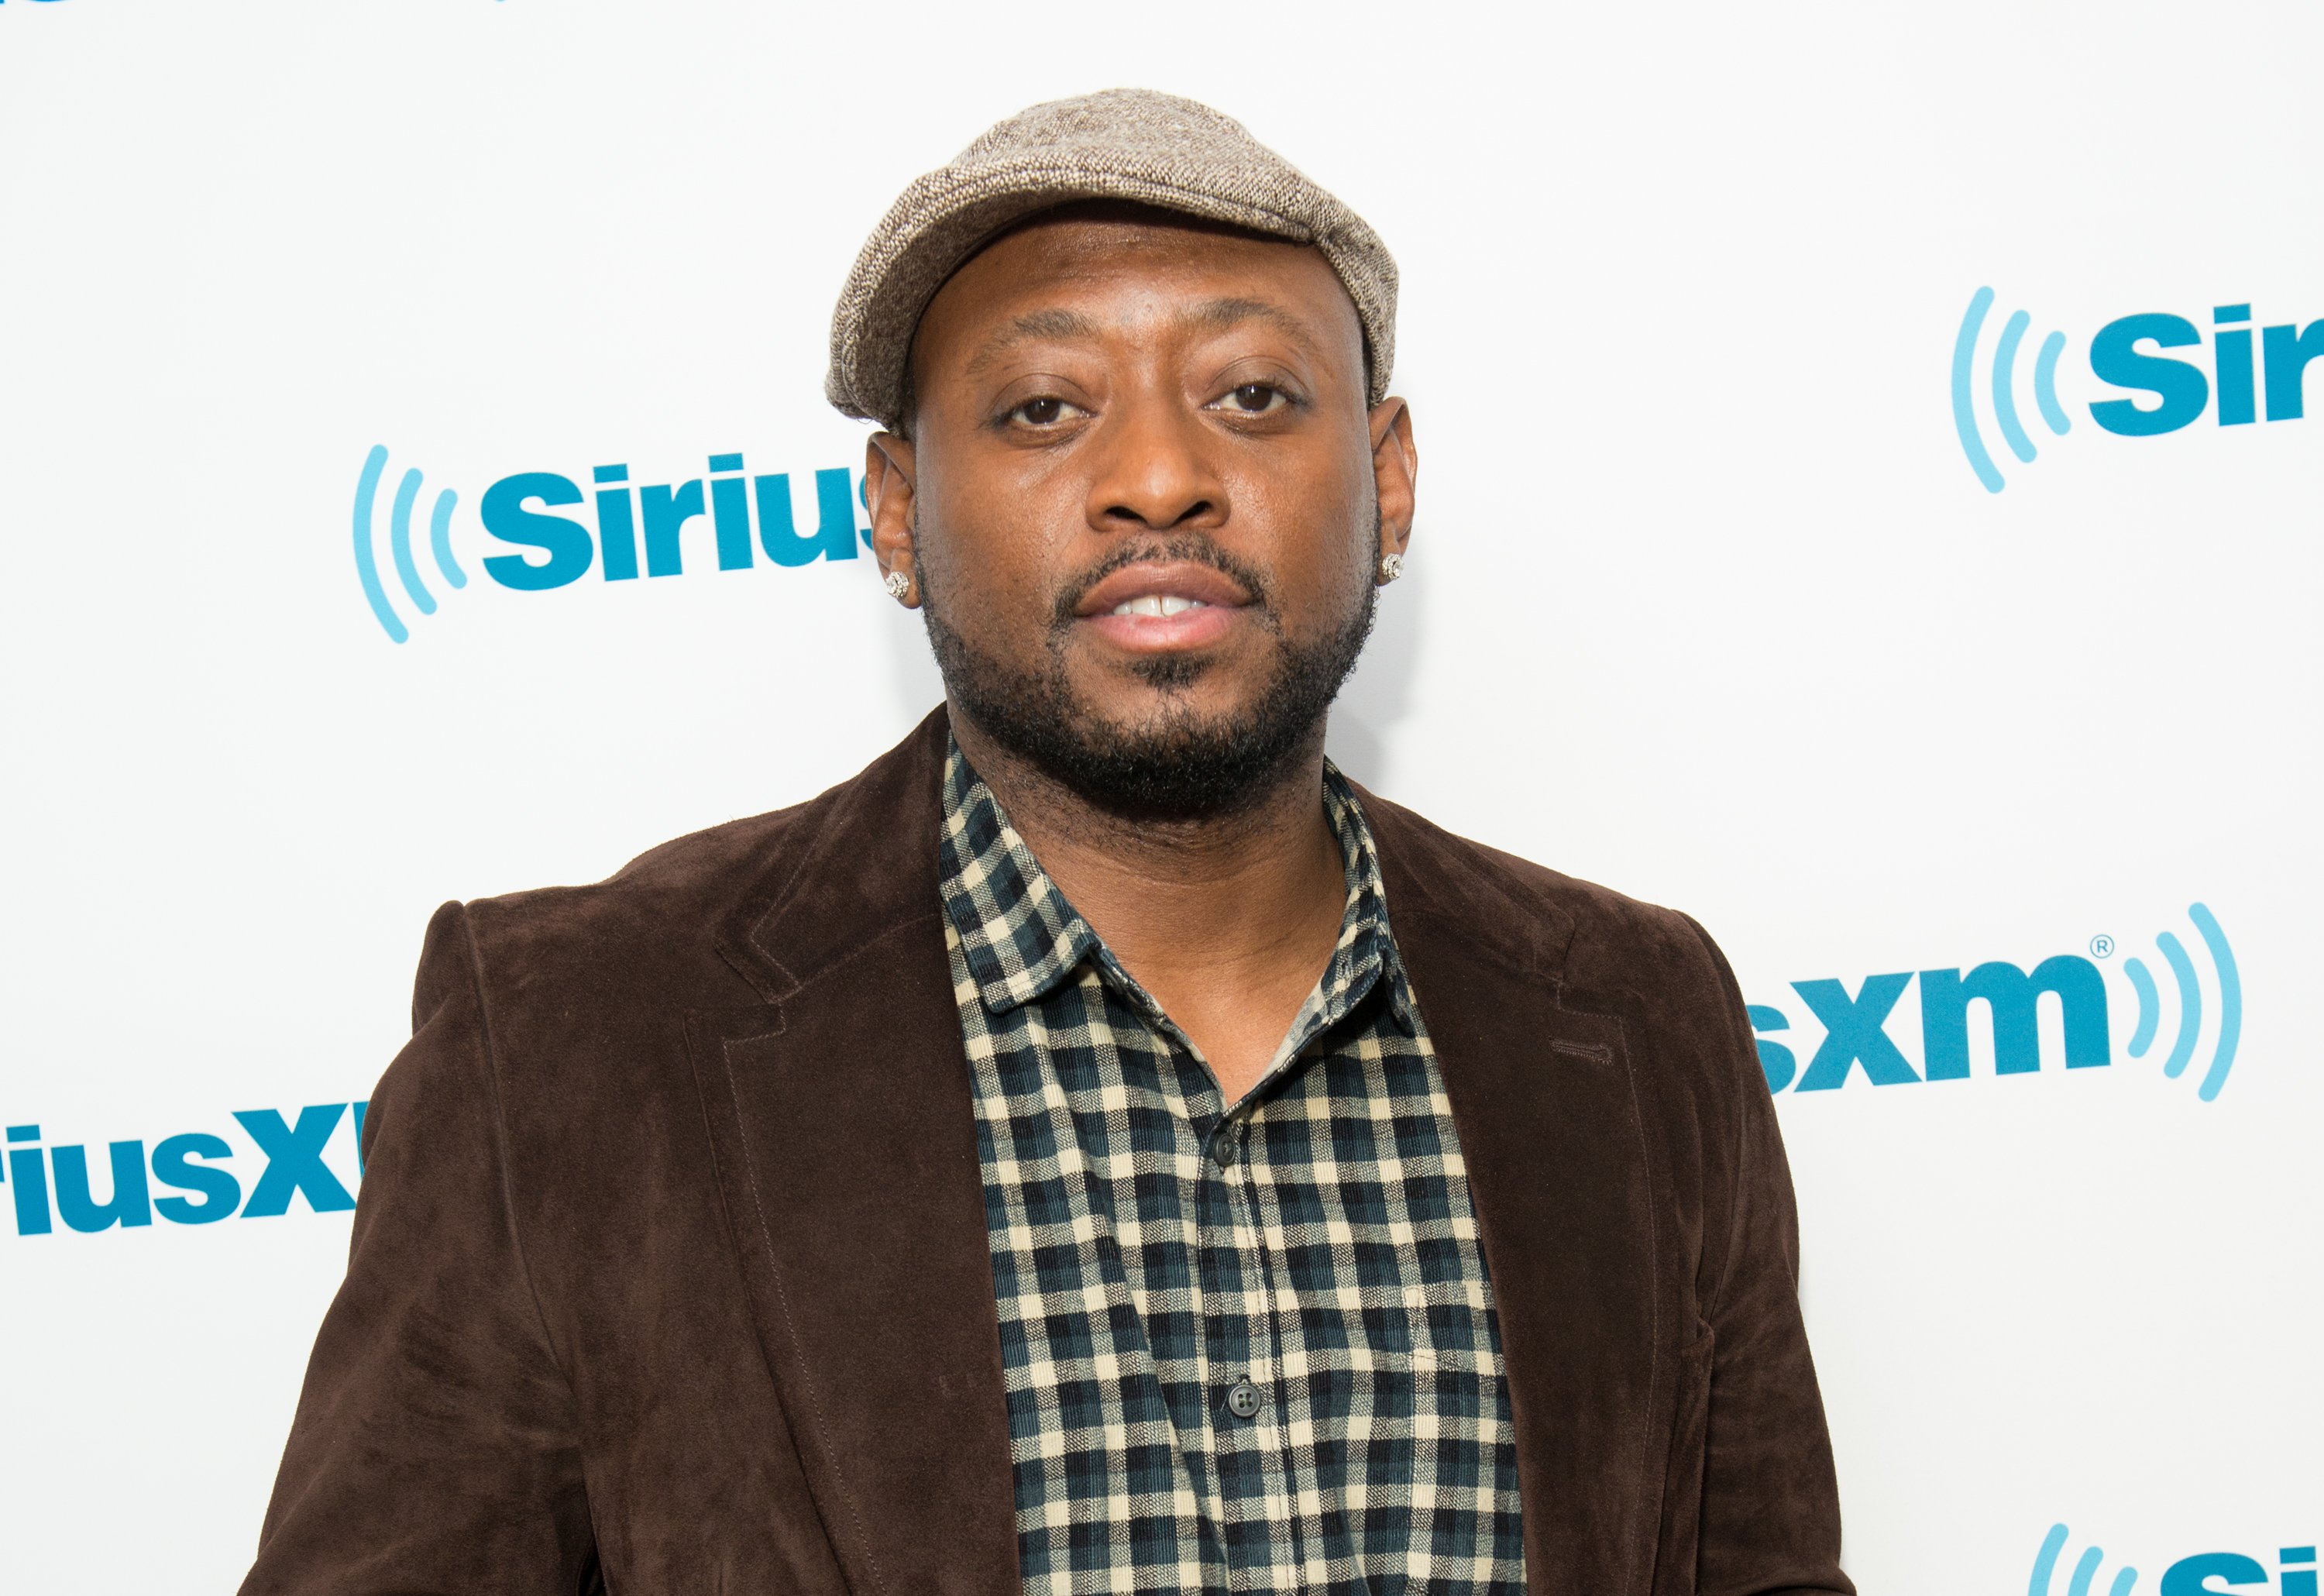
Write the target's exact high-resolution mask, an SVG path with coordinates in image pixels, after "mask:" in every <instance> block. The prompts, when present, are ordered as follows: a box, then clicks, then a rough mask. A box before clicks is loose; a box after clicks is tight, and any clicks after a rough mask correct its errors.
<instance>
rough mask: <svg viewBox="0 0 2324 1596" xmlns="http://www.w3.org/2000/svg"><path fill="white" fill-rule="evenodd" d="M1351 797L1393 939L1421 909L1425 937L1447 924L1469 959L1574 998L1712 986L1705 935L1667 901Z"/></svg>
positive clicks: (1369, 797)
mask: <svg viewBox="0 0 2324 1596" xmlns="http://www.w3.org/2000/svg"><path fill="white" fill-rule="evenodd" d="M1359 790H1361V789H1359ZM1362 796H1363V804H1364V814H1365V816H1366V817H1367V818H1368V819H1369V821H1370V822H1371V826H1372V830H1373V833H1374V835H1376V836H1377V837H1378V838H1379V847H1380V856H1381V866H1382V871H1383V873H1385V874H1386V875H1387V876H1388V916H1389V922H1390V924H1392V925H1394V926H1395V927H1397V930H1398V934H1399V936H1400V935H1402V929H1403V927H1404V926H1405V925H1406V923H1407V921H1409V920H1412V919H1416V918H1425V920H1426V921H1427V923H1428V927H1429V932H1430V934H1432V935H1434V934H1442V933H1448V932H1449V933H1450V934H1452V935H1453V936H1458V937H1460V938H1462V940H1464V941H1466V942H1468V943H1470V944H1471V945H1472V947H1473V950H1474V951H1475V952H1476V953H1477V954H1478V955H1480V956H1483V957H1488V958H1492V959H1495V960H1498V961H1499V962H1500V963H1503V964H1509V965H1512V966H1514V967H1515V968H1517V969H1518V970H1521V971H1523V972H1526V973H1531V974H1534V975H1537V976H1540V977H1543V978H1545V979H1547V980H1550V981H1554V982H1556V983H1558V984H1559V985H1560V986H1562V987H1563V988H1565V989H1566V992H1567V996H1568V1000H1569V1001H1572V1002H1573V1003H1575V1004H1576V1005H1578V1006H1582V1007H1587V1006H1590V1005H1589V1002H1588V999H1589V997H1590V996H1591V994H1599V995H1600V996H1604V997H1607V998H1611V997H1613V996H1614V995H1615V994H1618V993H1622V992H1635V993H1638V994H1640V995H1647V994H1651V995H1654V996H1655V997H1667V996H1669V995H1670V994H1671V992H1672V990H1673V987H1674V983H1675V984H1676V985H1677V986H1680V987H1684V988H1690V989H1692V988H1700V987H1701V986H1703V985H1704V984H1705V983H1708V984H1709V985H1710V986H1711V987H1713V988H1715V987H1717V986H1718V985H1719V984H1720V982H1719V977H1718V973H1717V971H1716V968H1715V966H1714V964H1713V962H1712V961H1711V958H1710V957H1709V956H1708V955H1709V954H1710V951H1711V950H1710V945H1709V941H1708V938H1706V937H1705V936H1704V935H1703V933H1702V931H1701V927H1698V926H1697V925H1696V924H1695V922H1694V921H1693V920H1692V919H1691V918H1688V917H1687V916H1685V915H1683V914H1682V913H1680V912H1679V911H1678V910H1676V909H1665V908H1663V907H1661V906H1660V905H1658V904H1653V903H1646V902H1642V901H1641V900H1639V899H1636V898H1630V897H1626V896H1625V895H1623V894H1622V893H1620V892H1617V891H1615V890H1612V889H1611V888H1609V887H1601V886H1599V885H1597V884H1596V883H1595V882H1592V881H1581V880H1578V879H1576V878H1575V877H1573V876H1570V875H1566V874H1564V873H1563V872H1559V871H1554V870H1552V869H1550V868H1549V867H1548V866H1546V865H1542V864H1536V863H1534V862H1533V861H1532V860H1530V859H1523V858H1519V857H1518V856H1517V854H1514V853H1503V852H1502V851H1501V850H1500V849H1499V848H1493V847H1488V846H1487V845H1486V844H1482V843H1478V842H1472V841H1471V840H1470V839H1469V838H1467V837H1463V836H1456V835H1453V834H1452V833H1451V832H1449V831H1446V830H1445V829H1444V828H1443V827H1442V826H1437V825H1435V824H1434V822H1432V821H1429V820H1426V819H1425V818H1423V817H1422V816H1419V815H1416V814H1415V813H1414V812H1413V811H1411V810H1410V809H1407V808H1406V807H1404V806H1403V805H1401V804H1395V803H1390V802H1388V800H1386V799H1384V798H1379V797H1377V796H1375V795H1373V794H1371V793H1369V792H1364V793H1363V795H1362Z"/></svg>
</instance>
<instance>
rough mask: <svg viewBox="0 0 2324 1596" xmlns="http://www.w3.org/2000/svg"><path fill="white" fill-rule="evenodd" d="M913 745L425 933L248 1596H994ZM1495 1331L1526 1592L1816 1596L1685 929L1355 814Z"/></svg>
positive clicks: (1739, 1097) (969, 1185)
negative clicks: (610, 1595)
mask: <svg viewBox="0 0 2324 1596" xmlns="http://www.w3.org/2000/svg"><path fill="white" fill-rule="evenodd" d="M944 747H945V721H944V716H943V714H942V712H941V711H939V712H938V713H937V714H936V715H931V716H930V717H929V718H928V719H927V722H925V723H924V724H922V725H921V726H920V727H919V729H918V731H916V732H914V733H912V735H911V736H910V737H909V738H908V740H907V741H906V742H905V743H903V744H902V745H901V746H899V748H897V749H896V750H894V751H893V752H890V753H889V754H887V755H885V756H884V757H882V758H881V760H880V761H878V762H877V763H875V764H873V765H872V766H871V768H870V769H868V770H865V771H864V772H863V773H862V775H860V776H858V777H856V778H855V779H854V780H851V781H849V782H846V783H845V784H844V785H842V786H840V787H837V788H835V789H832V790H831V791H829V792H827V793H825V794H824V795H823V796H822V797H821V798H816V799H815V800H814V801H813V802H811V803H807V804H803V805H800V806H799V807H797V808H792V809H786V810H783V811H781V812H779V813H777V814H772V815H765V816H759V817H757V818H755V819H751V820H741V821H736V822H734V823H733V824H732V825H728V826H719V827H717V828H715V829H714V830H710V831H705V832H701V833H698V834H696V835H693V836H689V837H685V838H681V839H680V840H678V841H677V842H674V843H671V844H668V845H666V846H664V847H661V848H659V849H657V850H655V851H654V852H653V853H648V854H646V855H645V856H644V857H643V858H641V859H639V860H638V861H636V862H635V863H632V864H631V865H630V866H628V867H627V868H626V869H624V870H623V871H622V872H621V873H620V874H618V875H616V876H614V877H613V878H612V879H611V880H610V881H604V882H602V883H600V884H598V885H596V886H592V887H578V888H560V889H557V890H549V891H542V892H531V893H525V894H522V895H520V896H516V897H511V898H501V899H487V900H484V901H481V902H477V903H473V904H469V905H466V906H465V907H463V906H461V905H458V904H450V905H447V906H446V907H445V908H444V909H442V910H441V911H439V912H438V914H437V916H436V918H435V919H434V921H433V923H432V924H431V925H430V926H429V932H428V941H427V947H426V951H425V952H424V954H423V955H422V957H421V960H420V978H419V987H418V992H417V993H416V996H415V998H414V1001H413V1005H412V1009H413V1019H414V1028H415V1029H414V1034H413V1037H412V1039H411V1042H410V1046H409V1047H406V1048H405V1049H404V1050H403V1052H402V1053H401V1055H400V1056H398V1057H397V1059H396V1060H395V1062H394V1064H393V1065H392V1066H391V1067H390V1068H389V1070H388V1072H387V1075H386V1077H385V1078H384V1079H383V1080H382V1081H381V1083H380V1084H379V1089H378V1091H377V1093H375V1094H374V1096H373V1098H372V1100H371V1107H370V1111H369V1114H368V1119H367V1122H366V1124H365V1125H364V1157H365V1173H364V1185H363V1195H362V1200H361V1202H360V1203H359V1204H358V1205H357V1208H356V1211H355V1238H354V1245H353V1249H352V1252H351V1256H350V1258H349V1260H348V1265H347V1276H346V1284H345V1285H344V1286H343V1287H341V1288H340V1291H339V1294H338V1297H337V1301H336V1302H335V1303H334V1304H333V1305H332V1306H331V1310H330V1313H329V1315H328V1316H327V1318H326V1319H325V1320H324V1323H323V1327H322V1331H321V1333H320V1335H319V1336H318V1339H317V1342H316V1344H315V1352H314V1359H313V1361H312V1363H311V1365H310V1366H309V1370H308V1374H307V1382H306V1388H305V1391H304V1393H303V1395H302V1396H301V1398H300V1404H299V1412H298V1418H297V1422H296V1424H295V1425H294V1426H293V1428H292V1430H291V1440H290V1444H289V1446H288V1448H287V1449H286V1450H285V1453H284V1454H283V1460H282V1471H281V1478H280V1480H279V1481H277V1483H276V1486H275V1490H274V1498H273V1501H272V1506H271V1507H270V1508H269V1509H268V1512H267V1516H266V1524H265V1529H264V1534H263V1539H262V1542H261V1545H260V1547H259V1553H258V1560H257V1564H256V1565H255V1567H254V1569H253V1570H252V1572H251V1574H250V1577H249V1580H248V1582H246V1583H245V1584H244V1587H243V1589H244V1592H245V1593H247V1596H258V1593H262V1592H263V1593H268V1596H272V1593H274V1592H299V1593H300V1596H391V1593H392V1596H420V1593H429V1596H435V1593H442V1596H450V1593H453V1592H458V1593H461V1596H470V1593H473V1596H530V1593H531V1592H540V1593H542V1596H549V1593H552V1592H553V1593H556V1596H568V1593H571V1592H576V1591H593V1590H598V1589H601V1588H606V1589H610V1590H611V1591H613V1592H615V1596H649V1593H652V1596H693V1593H696V1592H701V1593H705V1596H707V1593H709V1592H729V1593H733V1596H744V1593H750V1596H759V1593H765V1596H776V1593H779V1592H780V1593H788V1592H817V1593H823V1592H831V1593H837V1592H841V1591H852V1592H855V1593H857V1596H871V1593H875V1592H877V1593H881V1596H916V1593H917V1592H921V1591H960V1592H972V1591H973V1592H978V1593H980V1596H1003V1593H1004V1592H1014V1591H1018V1590H1019V1582H1018V1572H1017V1530H1016V1522H1015V1517H1014V1511H1013V1506H1012V1493H1011V1485H1010V1455H1009V1435H1008V1426H1007V1413H1006V1408H1005V1406H1004V1403H1003V1399H1002V1394H1001V1347H1000V1338H999V1331H998V1330H997V1328H996V1324H995V1315H994V1308H993V1287H992V1271H991V1258H990V1254H989V1253H988V1251H987V1245H986V1240H985V1228H984V1210H983V1203H982V1195H981V1190H980V1185H979V1178H978V1169H977V1160H976V1147H975V1139H974V1132H973V1126H972V1121H971V1118H970V1108H969V1076H968V1069H967V1065H966V1061H965V1057H964V1052H963V1048H962V1045H961V1034H960V1018H959V1013H958V1010H956V1009H955V1007H954V998H953V993H952V989H951V983H950V980H949V977H948V974H947V969H946V964H945V945H944V935H943V930H942V925H941V921H940V918H939V917H940V916H941V914H942V912H943V910H942V908H941V905H940V902H939V899H938V897H937V890H936V872H937V863H936V835H937V825H938V816H939V812H940V798H939V792H938V779H939V775H940V772H941V767H942V762H943V755H944ZM1364 804H1365V812H1366V814H1367V815H1368V816H1369V818H1370V820H1371V824H1372V828H1373V831H1374V833H1375V835H1376V836H1377V838H1378V841H1379V851H1380V857H1381V861H1382V864H1383V867H1384V870H1385V873H1386V878H1387V884H1388V906H1389V913H1390V915H1391V917H1392V921H1393V924H1394V927H1395V932H1396V936H1397V944H1398V946H1399V947H1400V948H1401V950H1402V952H1403V955H1404V958H1405V961H1406V966H1407V968H1408V971H1409V973H1410V976H1411V980H1412V983H1413V987H1414V990H1415V992H1416V996H1417V998H1418V1000H1419V1001H1420V1004H1421V1007H1422V1009H1423V1010H1424V1012H1425V1015H1426V1017H1427V1022H1428V1029H1429V1032H1430V1035H1431V1036H1432V1037H1433V1038H1434V1041H1435V1045H1436V1047H1437V1050H1438V1055H1439V1058H1440V1060H1441V1063H1442V1067H1443V1075H1444V1084H1445V1089H1446V1091H1447V1093H1449V1094H1450V1096H1451V1099H1452V1112H1453V1118H1454V1120H1455V1121H1456V1122H1457V1124H1458V1126H1459V1129H1460V1135H1461V1145H1462V1151H1463V1153H1464V1155H1465V1156H1466V1158H1467V1160H1468V1166H1469V1172H1470V1178H1471V1185H1472V1188H1473V1192H1474V1196H1475V1202H1476V1206H1477V1213H1478V1219H1479V1222H1480V1226H1481V1228H1482V1232H1483V1239H1484V1248H1485V1255H1486V1260H1487V1264H1488V1267H1489V1268H1490V1270H1491V1274H1492V1281H1493V1290H1494V1294H1495V1296H1496V1298H1497V1300H1498V1302H1499V1313H1500V1325H1501V1336H1502V1341H1503V1343H1504V1347H1505V1351H1506V1356H1507V1362H1508V1380H1509V1388H1510V1394H1511V1403H1512V1406H1513V1407H1514V1410H1515V1416H1516V1424H1517V1454H1518V1463H1517V1471H1518V1478H1519V1481H1520V1482H1521V1487H1522V1490H1523V1497H1524V1508H1525V1541H1526V1568H1527V1570H1528V1572H1529V1577H1530V1582H1531V1589H1532V1590H1534V1591H1539V1592H1560V1593H1571V1596H1633V1593H1635V1596H1678V1593H1681V1592H1701V1593H1702V1596H1743V1593H1745V1592H1766V1591H1840V1592H1845V1591H1850V1590H1851V1587H1850V1586H1849V1582H1848V1581H1847V1579H1846V1577H1845V1576H1844V1575H1842V1574H1841V1573H1840V1569H1839V1564H1838V1561H1837V1559H1838V1555H1839V1550H1840V1518H1839V1509H1838V1505H1837V1491H1836V1488H1835V1486H1834V1483H1833V1478H1832V1465H1831V1451H1830V1447H1829V1444H1828V1443H1827V1441H1826V1438H1825V1431H1824V1420H1823V1411H1822V1407H1821V1401H1820V1399H1819V1398H1818V1396H1817V1392H1816V1382H1815V1372H1814V1370H1813V1369H1812V1366H1811V1365H1810V1362H1809V1360H1808V1347H1807V1341H1806V1338H1805V1336H1804V1334H1803V1333H1802V1330H1801V1325H1800V1314H1799V1305H1798V1298H1797V1292H1796V1288H1795V1284H1794V1280H1795V1241H1794V1218H1793V1207H1792V1191H1791V1182H1790V1176H1789V1174H1788V1172H1787V1171H1786V1169H1785V1167H1784V1153H1783V1147H1782V1144H1781V1141H1780V1139H1779V1138H1778V1135H1777V1131H1776V1127H1775V1113H1774V1109H1773V1105H1772V1103H1771V1102H1770V1100H1769V1098H1768V1095H1767V1089H1766V1084H1765V1082H1764V1080H1763V1079H1762V1077H1761V1075H1760V1072H1759V1066H1758V1064H1757V1059H1756V1057H1755V1055H1754V1050H1753V1046H1752V1040H1751V1034H1750V1031H1749V1029H1748V1025H1747V1023H1746V1020H1745V1017H1744V1013H1743V1006H1742V1003H1741V1001H1740V999H1739V997H1738V993H1737V991H1736V987H1735V982H1734V978H1733V977H1732V976H1731V975H1730V974H1729V973H1728V969H1727V966H1726V964H1725V963H1724V961H1723V960H1722V959H1721V958H1720V955H1719V953H1718V951H1717V950H1716V949H1715V948H1714V947H1713V946H1711V943H1710V941H1709V940H1708V939H1707V938H1706V937H1705V936H1703V935H1702V933H1701V930H1700V929H1699V928H1698V927H1696V926H1695V925H1694V923H1693V922H1692V920H1689V919H1687V918H1684V917H1683V916H1680V915H1677V914H1674V913H1672V912H1670V911H1668V910H1666V909H1652V908H1648V907H1646V906H1645V905H1642V904H1638V903H1634V902H1632V901H1630V900H1629V899H1624V898H1620V897H1618V896H1616V895H1615V894H1613V893H1611V892H1608V891H1605V890H1601V889H1600V888H1597V887H1592V886H1588V885H1585V884H1583V883H1582V882H1579V881H1572V880H1569V879H1567V878H1566V877H1564V876H1561V875H1558V874H1555V873H1554V872H1550V871H1547V870H1544V869H1541V868H1540V867H1539V866H1536V865H1533V864H1528V863H1525V862H1524V861H1522V860H1519V859H1514V858H1511V857H1510V856H1508V855H1507V854H1504V853H1495V852H1493V851H1492V850H1491V849H1489V848H1484V847H1480V846H1479V845H1477V844H1474V843H1470V842H1464V841H1462V839H1460V838H1458V837H1454V836H1451V835H1447V834H1445V833H1443V832H1442V831H1439V830H1437V829H1436V828H1435V827H1434V826H1430V825H1429V824H1428V823H1427V822H1426V821H1425V820H1422V819H1420V818H1419V817H1418V816H1415V815H1413V814H1411V813H1410V812H1408V811H1406V810H1405V809H1401V808H1398V807H1396V806H1395V805H1393V804H1389V803H1386V802H1383V801H1382V800H1380V799H1379V798H1372V797H1370V796H1369V795H1366V797H1365V798H1364Z"/></svg>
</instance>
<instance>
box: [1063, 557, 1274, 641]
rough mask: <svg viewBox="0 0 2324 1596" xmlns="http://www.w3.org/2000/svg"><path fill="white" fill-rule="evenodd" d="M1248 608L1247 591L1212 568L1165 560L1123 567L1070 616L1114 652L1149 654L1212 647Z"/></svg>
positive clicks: (1094, 587)
mask: <svg viewBox="0 0 2324 1596" xmlns="http://www.w3.org/2000/svg"><path fill="white" fill-rule="evenodd" d="M1250 607H1251V595H1250V592H1249V590H1248V589H1246V588H1245V587H1244V586H1242V584H1240V582H1237V581H1236V580H1235V579H1234V578H1233V577H1230V576H1228V575H1227V574H1226V573H1225V572H1223V571H1222V570H1219V569H1218V568H1217V567H1214V566H1209V565H1204V564H1203V563H1201V562H1199V561H1195V560H1185V559H1168V560H1148V561H1140V562H1139V563H1138V564H1136V565H1130V566H1124V567H1122V568H1121V569H1120V570H1118V571H1115V572H1114V573H1112V574H1111V576H1109V577H1106V578H1105V579H1104V580H1102V581H1101V582H1099V583H1097V584H1096V585H1095V586H1093V587H1091V589H1090V590H1089V591H1088V592H1087V593H1086V594H1084V595H1082V600H1081V602H1080V603H1079V604H1076V605H1074V612H1073V613H1074V621H1075V622H1076V623H1079V624H1081V625H1083V626H1085V627H1087V628H1088V629H1089V630H1090V631H1092V632H1094V633H1096V634H1097V635H1098V636H1100V637H1102V638H1103V639H1105V640H1106V641H1108V642H1111V643H1112V644H1114V645H1115V646H1116V647H1119V648H1121V649H1124V650H1129V651H1130V652H1133V653H1140V654H1151V653H1160V652H1166V651H1172V650H1184V649H1194V648H1201V647H1203V646H1205V645H1207V644H1210V643H1213V642H1216V641H1219V640H1220V639H1222V638H1223V637H1225V636H1226V635H1227V634H1228V633H1229V632H1231V631H1233V630H1234V628H1235V627H1236V626H1238V625H1239V624H1240V623H1242V621H1243V619H1244V617H1245V614H1246V613H1247V612H1248V611H1249V610H1250Z"/></svg>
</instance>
